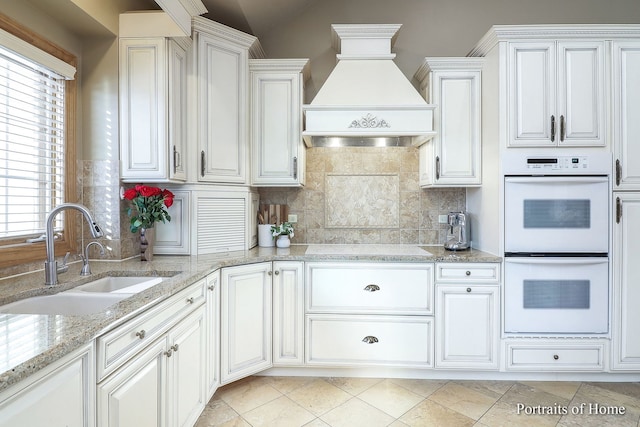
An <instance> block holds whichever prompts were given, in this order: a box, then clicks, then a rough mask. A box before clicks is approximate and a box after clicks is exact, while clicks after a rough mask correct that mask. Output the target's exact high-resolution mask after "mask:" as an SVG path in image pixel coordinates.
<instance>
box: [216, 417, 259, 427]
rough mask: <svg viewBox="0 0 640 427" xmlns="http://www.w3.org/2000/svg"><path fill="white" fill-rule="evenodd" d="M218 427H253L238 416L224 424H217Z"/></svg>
mask: <svg viewBox="0 0 640 427" xmlns="http://www.w3.org/2000/svg"><path fill="white" fill-rule="evenodd" d="M216 427H251V424H249V423H248V422H246V421H245V420H244V419H243V418H242V417H240V416H238V417H236V418H234V419H232V420H229V421H227V422H224V423H222V424H217V425H216Z"/></svg>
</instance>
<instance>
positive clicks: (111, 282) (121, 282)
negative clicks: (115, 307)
mask: <svg viewBox="0 0 640 427" xmlns="http://www.w3.org/2000/svg"><path fill="white" fill-rule="evenodd" d="M163 279H164V278H163V277H145V276H127V277H117V276H107V277H103V278H101V279H96V280H94V281H92V282H89V283H87V284H85V285H80V286H77V287H75V288H73V289H72V291H73V292H75V291H82V292H106V293H111V294H114V293H118V294H137V293H138V292H142V291H144V290H145V289H148V288H150V287H151V286H153V285H157V284H158V283H160V282H162V280H163Z"/></svg>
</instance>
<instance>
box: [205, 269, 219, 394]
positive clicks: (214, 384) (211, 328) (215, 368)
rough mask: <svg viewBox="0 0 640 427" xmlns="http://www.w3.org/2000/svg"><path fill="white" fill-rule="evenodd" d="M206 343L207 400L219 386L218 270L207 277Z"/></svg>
mask: <svg viewBox="0 0 640 427" xmlns="http://www.w3.org/2000/svg"><path fill="white" fill-rule="evenodd" d="M206 304H207V305H206V310H207V320H206V324H207V334H206V337H207V343H206V359H205V360H206V365H207V366H206V370H207V374H206V381H205V382H206V387H207V399H206V400H209V399H211V396H213V394H214V393H215V392H216V390H217V389H218V386H219V385H220V270H216V271H215V272H213V273H211V274H210V275H209V276H207V302H206Z"/></svg>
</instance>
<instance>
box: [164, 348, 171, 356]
mask: <svg viewBox="0 0 640 427" xmlns="http://www.w3.org/2000/svg"><path fill="white" fill-rule="evenodd" d="M172 353H173V350H172V349H171V348H169V350H167V351H165V352H164V355H165V356H167V357H171V354H172Z"/></svg>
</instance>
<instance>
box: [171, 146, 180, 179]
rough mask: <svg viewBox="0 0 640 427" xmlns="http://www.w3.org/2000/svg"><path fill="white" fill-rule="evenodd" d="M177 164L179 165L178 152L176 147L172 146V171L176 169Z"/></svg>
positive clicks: (174, 171)
mask: <svg viewBox="0 0 640 427" xmlns="http://www.w3.org/2000/svg"><path fill="white" fill-rule="evenodd" d="M178 166H180V153H178V150H177V149H176V146H175V145H174V146H173V173H176V172H177V171H178Z"/></svg>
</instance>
